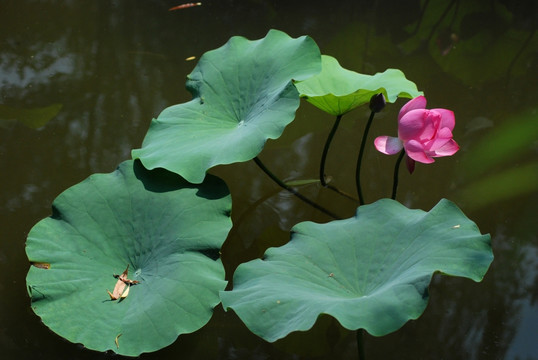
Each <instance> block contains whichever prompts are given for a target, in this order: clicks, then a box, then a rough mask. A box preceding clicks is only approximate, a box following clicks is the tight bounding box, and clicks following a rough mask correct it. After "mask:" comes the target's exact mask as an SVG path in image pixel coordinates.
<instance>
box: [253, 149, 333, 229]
mask: <svg viewBox="0 0 538 360" xmlns="http://www.w3.org/2000/svg"><path fill="white" fill-rule="evenodd" d="M254 162H255V163H256V165H258V166H259V167H260V169H262V171H263V172H264V173H266V174H267V176H269V177H270V178H271V180H273V181H274V182H276V183H277V184H278V185H279V186H280V187H281V188H283V189H285V190H288V191H289V192H290V193H292V194H293V195H295V196H297V197H298V198H299V199H301V200H302V201H304V202H305V203H307V204H308V205H310V206H312V207H314V208H316V209H318V210H319V211H321V212H322V213H324V214H326V215H329V216H330V217H332V218H334V219H338V220H339V219H341V217H340V216H338V215H336V214H334V213H332V212H331V211H329V210H327V209H325V208H324V207H322V206H321V205H319V204H317V203H315V202H314V201H312V200H310V199H309V198H307V197H305V196H304V195H302V194H301V193H299V192H298V191H297V190H295V189H294V188H292V187H290V186H288V185H286V184H285V183H284V182H283V181H282V180H280V179H279V178H278V177H276V175H275V174H273V173H272V172H271V171H270V170H269V169H268V168H267V167H266V166H265V165H264V164H263V163H262V161H261V160H260V159H259V158H258V157H257V156H256V157H255V158H254Z"/></svg>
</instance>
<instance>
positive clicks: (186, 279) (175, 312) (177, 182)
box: [26, 161, 231, 356]
mask: <svg viewBox="0 0 538 360" xmlns="http://www.w3.org/2000/svg"><path fill="white" fill-rule="evenodd" d="M230 207H231V198H230V196H229V193H228V189H227V188H226V185H225V184H224V183H223V182H222V181H221V180H219V179H217V178H215V177H208V178H207V179H206V180H205V181H204V183H203V184H201V185H192V184H189V183H187V182H186V181H185V180H183V179H181V178H180V177H179V176H177V175H176V174H173V173H170V172H168V171H165V170H162V169H160V170H155V171H151V172H150V171H148V170H146V169H144V168H143V167H142V166H141V165H140V163H139V162H135V163H133V162H132V161H127V162H124V163H122V164H121V165H120V166H119V168H118V169H117V170H116V171H114V172H113V173H110V174H97V175H92V176H90V177H89V178H88V179H86V180H85V181H83V182H81V183H80V184H77V185H75V186H73V187H71V188H69V189H68V190H66V191H65V192H63V193H62V194H60V195H59V196H58V198H56V200H55V201H54V203H53V215H52V217H49V218H46V219H44V220H42V221H40V222H39V223H37V224H36V225H35V226H34V227H33V228H32V230H31V231H30V234H29V235H28V240H27V243H26V252H27V255H28V258H29V260H30V261H31V262H32V264H33V265H34V266H31V268H30V271H29V272H28V276H27V279H26V281H27V285H28V292H29V295H30V297H31V300H32V308H33V310H34V311H35V313H36V314H37V315H39V316H40V317H41V319H42V320H43V322H44V323H45V324H46V325H47V326H48V327H49V328H50V329H52V330H53V331H54V332H56V333H58V334H59V335H61V336H63V337H64V338H66V339H68V340H69V341H72V342H75V343H82V344H83V345H84V346H86V347H88V348H90V349H93V350H98V351H106V350H113V351H115V352H117V353H119V354H123V355H129V356H136V355H139V354H140V353H142V352H149V351H155V350H157V349H160V348H162V347H165V346H167V345H169V344H170V343H172V342H173V341H174V340H175V339H176V338H177V337H178V335H180V334H183V333H190V332H193V331H196V330H198V329H199V328H200V327H202V326H203V325H205V324H206V323H207V322H208V321H209V319H210V318H211V315H212V311H213V307H214V306H215V305H217V304H218V303H219V302H220V301H219V291H221V290H223V289H224V288H225V286H226V281H225V280H224V268H223V266H222V263H221V261H220V260H219V259H218V252H219V249H220V247H221V245H222V243H223V242H224V240H225V239H226V236H227V234H228V231H229V230H230V228H231V220H230V217H229V215H230ZM127 266H129V269H128V275H127V279H128V280H133V281H139V283H138V284H135V285H131V286H130V287H129V293H128V296H127V297H126V298H124V299H121V298H120V299H121V300H111V298H110V297H109V295H108V294H107V290H109V291H110V292H113V291H114V288H115V286H116V284H117V282H118V281H119V279H118V278H116V277H114V274H117V275H119V274H121V273H122V272H123V271H124V270H125V269H126V267H127ZM123 294H124V295H125V293H123Z"/></svg>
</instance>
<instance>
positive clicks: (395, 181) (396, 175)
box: [390, 149, 405, 200]
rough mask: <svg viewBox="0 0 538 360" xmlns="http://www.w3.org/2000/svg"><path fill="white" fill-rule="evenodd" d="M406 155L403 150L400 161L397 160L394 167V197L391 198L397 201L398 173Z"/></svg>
mask: <svg viewBox="0 0 538 360" xmlns="http://www.w3.org/2000/svg"><path fill="white" fill-rule="evenodd" d="M404 155H405V150H403V149H402V151H400V154H399V155H398V159H397V160H396V165H395V166H394V178H393V179H394V180H393V182H392V195H391V196H390V198H391V199H392V200H396V191H397V190H398V173H399V171H400V163H401V162H402V159H403V157H404Z"/></svg>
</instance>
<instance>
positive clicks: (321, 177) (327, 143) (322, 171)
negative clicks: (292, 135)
mask: <svg viewBox="0 0 538 360" xmlns="http://www.w3.org/2000/svg"><path fill="white" fill-rule="evenodd" d="M341 119H342V115H338V116H336V120H335V121H334V125H333V127H332V129H331V132H330V133H329V136H327V140H326V141H325V147H324V148H323V154H321V163H320V165H319V181H320V182H321V185H322V186H324V187H327V182H326V181H325V161H326V160H327V154H328V153H329V147H330V146H331V142H332V140H333V137H334V134H335V133H336V129H338V125H340V120H341Z"/></svg>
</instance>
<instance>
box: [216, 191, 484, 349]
mask: <svg viewBox="0 0 538 360" xmlns="http://www.w3.org/2000/svg"><path fill="white" fill-rule="evenodd" d="M292 232H293V234H292V237H291V240H290V242H289V243H288V244H286V245H284V246H282V247H278V248H270V249H268V250H267V252H266V253H265V256H264V259H263V260H261V259H257V260H253V261H250V262H248V263H245V264H241V265H239V267H238V268H237V270H236V272H235V274H234V280H233V283H234V287H233V290H232V291H225V292H221V300H222V305H223V306H224V308H225V309H229V308H231V309H233V310H234V311H235V312H236V313H237V315H238V316H239V317H240V318H241V320H242V321H243V322H244V323H245V324H246V326H247V327H248V328H249V329H250V330H251V331H252V332H254V333H255V334H257V335H259V336H260V337H262V338H264V339H265V340H267V341H271V342H272V341H275V340H277V339H280V338H283V337H285V336H286V335H287V334H289V333H290V332H293V331H298V330H308V329H310V328H311V327H312V326H313V324H314V323H315V321H316V319H317V317H318V316H319V315H320V314H328V315H331V316H333V317H334V318H336V319H337V320H338V321H339V322H340V323H341V324H342V325H343V326H344V327H345V328H347V329H350V330H355V329H359V328H363V329H365V330H366V331H368V332H369V333H370V334H372V335H375V336H382V335H386V334H388V333H391V332H393V331H396V330H397V329H399V328H400V327H401V326H403V325H404V324H405V323H406V322H407V321H408V320H410V319H416V318H418V317H419V316H420V315H421V314H422V312H423V311H424V309H425V308H426V305H427V302H428V285H429V283H430V281H431V278H432V276H433V274H434V273H435V272H441V273H444V274H447V275H453V276H462V277H467V278H470V279H472V280H474V281H480V280H481V279H482V277H483V276H484V274H485V273H486V271H487V269H488V267H489V265H490V263H491V262H492V260H493V253H492V251H491V246H490V236H489V235H481V234H480V231H479V230H478V228H477V227H476V225H475V224H474V223H473V222H472V221H471V220H469V219H468V218H467V217H466V216H465V215H464V214H463V213H462V212H461V211H460V210H459V209H458V208H457V206H456V205H454V204H453V203H452V202H450V201H448V200H441V201H440V202H439V203H438V204H437V205H436V206H435V207H434V208H433V209H432V210H430V211H429V212H424V211H422V210H410V209H408V208H406V207H404V206H403V205H401V204H399V203H398V202H396V201H393V200H389V199H383V200H379V201H378V202H376V203H374V204H371V205H365V206H361V207H359V209H358V210H357V213H356V216H355V217H353V218H350V219H345V220H337V221H332V222H329V223H326V224H316V223H313V222H303V223H300V224H297V225H296V226H295V227H294V228H293V229H292Z"/></svg>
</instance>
